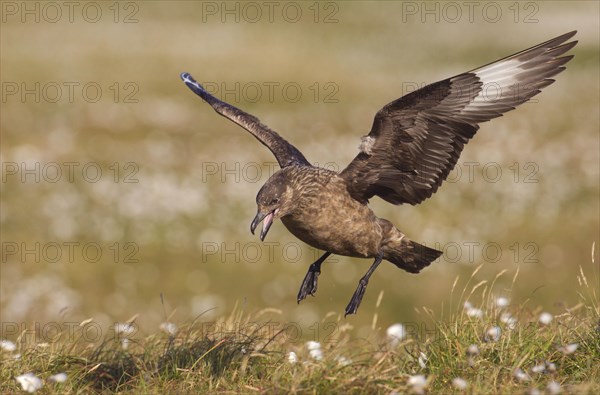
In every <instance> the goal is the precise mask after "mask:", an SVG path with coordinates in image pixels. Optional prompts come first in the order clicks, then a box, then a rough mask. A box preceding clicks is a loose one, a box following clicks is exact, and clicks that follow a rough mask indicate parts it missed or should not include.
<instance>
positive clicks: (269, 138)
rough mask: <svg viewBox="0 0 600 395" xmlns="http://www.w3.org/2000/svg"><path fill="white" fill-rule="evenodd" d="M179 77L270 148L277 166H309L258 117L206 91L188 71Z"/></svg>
mask: <svg viewBox="0 0 600 395" xmlns="http://www.w3.org/2000/svg"><path fill="white" fill-rule="evenodd" d="M181 79H182V80H183V82H185V84H186V85H187V86H188V88H190V89H191V90H192V92H194V93H195V94H197V95H198V96H200V97H201V98H202V99H203V100H204V101H205V102H207V103H208V104H210V105H211V106H212V108H213V109H214V110H215V111H216V112H218V113H219V114H221V115H222V116H224V117H225V118H227V119H229V120H231V121H233V122H235V123H237V124H238V125H240V126H241V127H243V128H244V129H246V130H247V131H249V132H250V133H252V135H253V136H254V137H256V139H257V140H258V141H260V142H261V143H263V144H264V145H265V146H267V148H269V149H270V150H271V152H272V153H273V155H275V158H276V159H277V162H279V166H280V167H281V168H282V169H283V168H284V167H287V166H290V165H300V166H311V164H310V163H309V162H308V161H307V160H306V158H305V157H304V155H302V153H301V152H300V151H298V149H297V148H296V147H294V146H293V145H291V144H290V143H288V142H287V141H286V140H285V139H284V138H283V137H281V136H280V135H278V134H277V133H276V132H275V131H273V130H271V129H270V128H269V127H268V126H267V125H264V124H262V123H261V122H260V120H259V119H258V118H256V117H255V116H253V115H250V114H248V113H246V112H244V111H242V110H240V109H239V108H236V107H234V106H232V105H231V104H227V103H225V102H224V101H221V100H219V99H217V98H216V97H214V96H213V95H211V94H210V93H208V92H207V91H206V89H204V88H203V87H202V85H200V84H199V83H198V82H196V80H195V79H194V78H193V77H192V76H191V75H190V74H188V73H182V74H181Z"/></svg>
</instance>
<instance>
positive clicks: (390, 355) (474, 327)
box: [0, 266, 600, 394]
mask: <svg viewBox="0 0 600 395" xmlns="http://www.w3.org/2000/svg"><path fill="white" fill-rule="evenodd" d="M480 269H481V266H479V267H478V268H477V269H475V271H474V272H473V273H472V276H471V277H470V278H469V279H467V281H466V282H464V281H462V280H461V279H460V278H458V277H457V278H456V281H455V282H454V285H453V287H452V289H451V290H450V295H449V298H448V300H449V301H450V304H449V305H448V306H443V307H442V309H441V310H440V311H436V310H434V309H431V308H420V309H418V312H419V315H420V316H421V317H422V318H423V320H422V322H421V323H405V325H404V334H403V335H402V336H401V337H400V338H396V342H395V343H394V342H393V341H391V340H392V339H391V338H390V337H389V335H386V334H385V331H383V330H382V328H380V327H378V326H377V321H378V317H377V313H375V314H374V315H373V319H372V328H373V330H372V331H371V333H370V334H369V336H368V337H367V338H359V337H356V336H354V335H352V330H351V329H352V327H351V325H349V324H348V323H347V321H346V320H345V319H344V318H342V317H341V316H339V317H338V320H337V329H338V330H336V331H334V332H333V333H331V335H328V336H326V337H325V338H324V339H321V340H323V341H322V342H321V343H319V345H318V346H317V347H318V348H319V350H320V352H318V353H317V354H319V355H316V354H315V353H314V352H311V351H310V350H309V348H308V347H307V346H308V343H305V341H304V340H302V339H299V338H297V337H295V336H292V335H291V331H290V327H285V326H284V327H279V326H277V325H271V324H272V321H271V320H270V319H265V317H267V316H269V315H272V314H273V313H274V310H273V309H271V310H270V311H260V312H256V313H254V314H250V313H247V312H244V311H243V309H240V308H235V309H234V310H233V311H232V312H231V313H230V314H229V315H227V316H224V317H220V318H219V319H217V320H216V321H213V322H210V323H207V322H204V321H203V317H202V316H200V317H198V318H197V319H196V320H195V321H194V322H190V323H186V324H184V325H181V327H179V328H177V330H175V328H176V327H175V326H170V327H167V326H163V327H162V328H161V329H163V330H162V331H158V332H157V333H153V334H149V335H141V336H138V335H136V334H135V333H133V331H132V332H131V333H128V331H127V330H122V332H121V333H117V334H115V335H114V336H106V337H105V338H104V339H103V341H101V342H99V344H94V343H86V342H85V341H82V338H81V337H79V338H68V340H65V339H64V338H63V336H61V335H63V334H61V333H57V334H56V337H55V338H56V339H61V340H57V341H52V342H49V343H43V344H40V343H37V344H36V343H33V342H28V341H27V337H26V336H24V335H22V336H21V337H20V338H19V339H17V344H18V348H17V349H16V350H14V351H4V352H2V354H1V355H2V365H1V366H2V367H1V368H0V378H1V380H0V391H1V392H2V393H18V392H21V390H20V389H19V384H18V383H17V381H16V380H15V377H17V376H18V375H21V374H24V373H27V372H32V373H34V374H35V375H37V376H38V377H40V378H41V379H43V380H45V385H44V386H43V388H42V389H40V390H39V393H44V394H58V393H126V394H136V393H151V394H152V393H156V394H158V393H306V394H310V393H349V394H353V393H356V394H359V393H383V394H391V393H425V392H427V393H534V391H535V390H536V389H541V390H542V391H546V392H547V393H557V392H553V391H557V388H552V386H557V385H558V386H560V388H559V389H558V390H560V391H562V392H563V393H590V394H591V393H598V391H600V363H599V361H600V308H599V298H598V296H599V295H598V294H597V291H598V290H597V288H595V287H594V286H593V285H592V286H590V284H589V282H588V280H587V277H586V275H585V274H584V271H583V269H581V270H580V276H579V278H578V280H579V285H580V286H579V290H578V293H579V296H580V298H581V302H580V303H578V304H577V305H575V306H570V307H565V308H564V309H563V310H564V311H563V312H562V313H561V314H559V315H556V316H554V317H553V319H552V321H551V322H550V323H547V324H543V323H541V322H540V320H539V316H540V313H541V311H540V310H539V309H532V308H529V307H528V306H527V301H520V303H519V302H516V301H515V302H512V303H509V304H506V303H501V301H499V300H498V298H497V297H496V296H495V294H494V291H495V286H494V285H495V282H496V280H497V279H498V278H500V277H501V276H504V275H506V272H500V273H499V274H498V275H497V276H496V277H495V278H494V279H493V281H491V282H490V283H489V284H488V283H486V282H485V281H482V282H478V283H476V284H472V282H473V279H474V278H475V275H476V274H477V272H478V271H479V270H480ZM596 275H597V274H594V276H596ZM517 278H518V271H517V273H515V274H514V276H513V286H514V282H515V281H516V280H517ZM594 280H597V279H594ZM461 287H462V291H461V292H458V291H457V290H458V289H460V288H461ZM382 296H383V295H382V294H380V297H379V300H378V304H379V303H380V302H381V299H382ZM467 301H468V303H467V304H465V302H467ZM506 301H507V298H504V302H506ZM475 306H477V307H475ZM473 309H479V311H480V314H475V313H473V311H477V310H473ZM507 317H512V318H513V319H514V320H513V321H509V320H508V319H507ZM136 318H137V317H132V319H130V320H129V321H128V322H127V323H126V324H122V325H121V328H123V327H125V326H127V324H129V325H131V328H133V327H134V325H135V320H136ZM257 323H260V324H257ZM87 324H89V321H88V322H84V323H82V325H83V326H85V325H87ZM167 328H168V330H167ZM424 328H428V329H424ZM490 328H494V329H492V332H491V331H490ZM494 331H496V332H494ZM498 331H499V332H498ZM126 339H127V340H126ZM568 345H571V346H570V347H571V349H569V347H567V346H568ZM574 345H576V346H574ZM312 347H313V348H312V349H313V350H314V347H315V346H314V343H313V346H312ZM573 348H575V349H574V350H573ZM290 352H292V353H294V354H295V355H294V357H295V358H294V359H295V360H294V361H293V362H292V361H290ZM59 372H65V373H66V374H67V376H68V379H67V381H66V382H64V383H53V382H50V381H49V380H48V377H49V376H51V375H53V374H56V373H59ZM517 372H521V375H520V376H518V373H517ZM456 378H461V379H463V380H464V381H465V382H466V385H467V386H466V388H462V387H461V386H460V383H454V384H453V380H454V379H456ZM419 380H421V381H422V383H421V384H420V385H419V384H418V383H419ZM415 382H416V383H417V384H413V383H415Z"/></svg>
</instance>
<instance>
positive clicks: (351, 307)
mask: <svg viewBox="0 0 600 395" xmlns="http://www.w3.org/2000/svg"><path fill="white" fill-rule="evenodd" d="M367 284H368V283H367V282H366V281H363V280H360V282H359V283H358V287H356V291H354V295H352V299H350V303H348V306H346V311H345V313H344V318H345V317H346V316H347V315H348V314H356V312H357V311H358V306H360V302H362V298H363V296H364V295H365V291H366V290H367Z"/></svg>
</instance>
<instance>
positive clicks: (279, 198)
mask: <svg viewBox="0 0 600 395" xmlns="http://www.w3.org/2000/svg"><path fill="white" fill-rule="evenodd" d="M293 195H294V190H293V188H292V186H291V185H290V181H289V179H288V178H287V177H286V174H285V172H282V171H278V172H277V173H275V174H273V176H271V178H269V180H268V181H267V182H266V183H265V185H263V186H262V188H260V191H258V195H256V205H257V206H258V212H257V213H256V217H254V219H253V220H252V223H251V224H250V231H251V232H252V234H254V230H255V229H256V227H257V226H258V224H259V223H260V222H261V221H264V222H263V228H262V231H261V232H260V239H261V241H264V239H265V236H266V235H267V232H268V231H269V228H270V227H271V225H272V224H273V221H275V220H276V219H278V218H281V217H284V216H286V215H287V214H289V213H290V212H291V211H292V210H293V209H294V207H295V204H294V199H293Z"/></svg>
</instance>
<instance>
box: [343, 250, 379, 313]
mask: <svg viewBox="0 0 600 395" xmlns="http://www.w3.org/2000/svg"><path fill="white" fill-rule="evenodd" d="M382 260H383V253H379V255H377V257H376V258H375V262H373V264H372V265H371V267H370V268H369V270H368V271H367V273H366V274H365V275H364V276H363V277H362V278H361V279H360V281H359V282H358V287H356V291H354V295H352V299H350V303H348V306H346V312H345V314H344V317H345V316H347V315H348V314H356V311H357V310H358V306H360V302H361V301H362V298H363V296H364V294H365V291H366V290H367V284H368V283H369V277H371V274H373V272H374V271H375V269H377V266H379V264H380V263H381V261H382Z"/></svg>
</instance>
